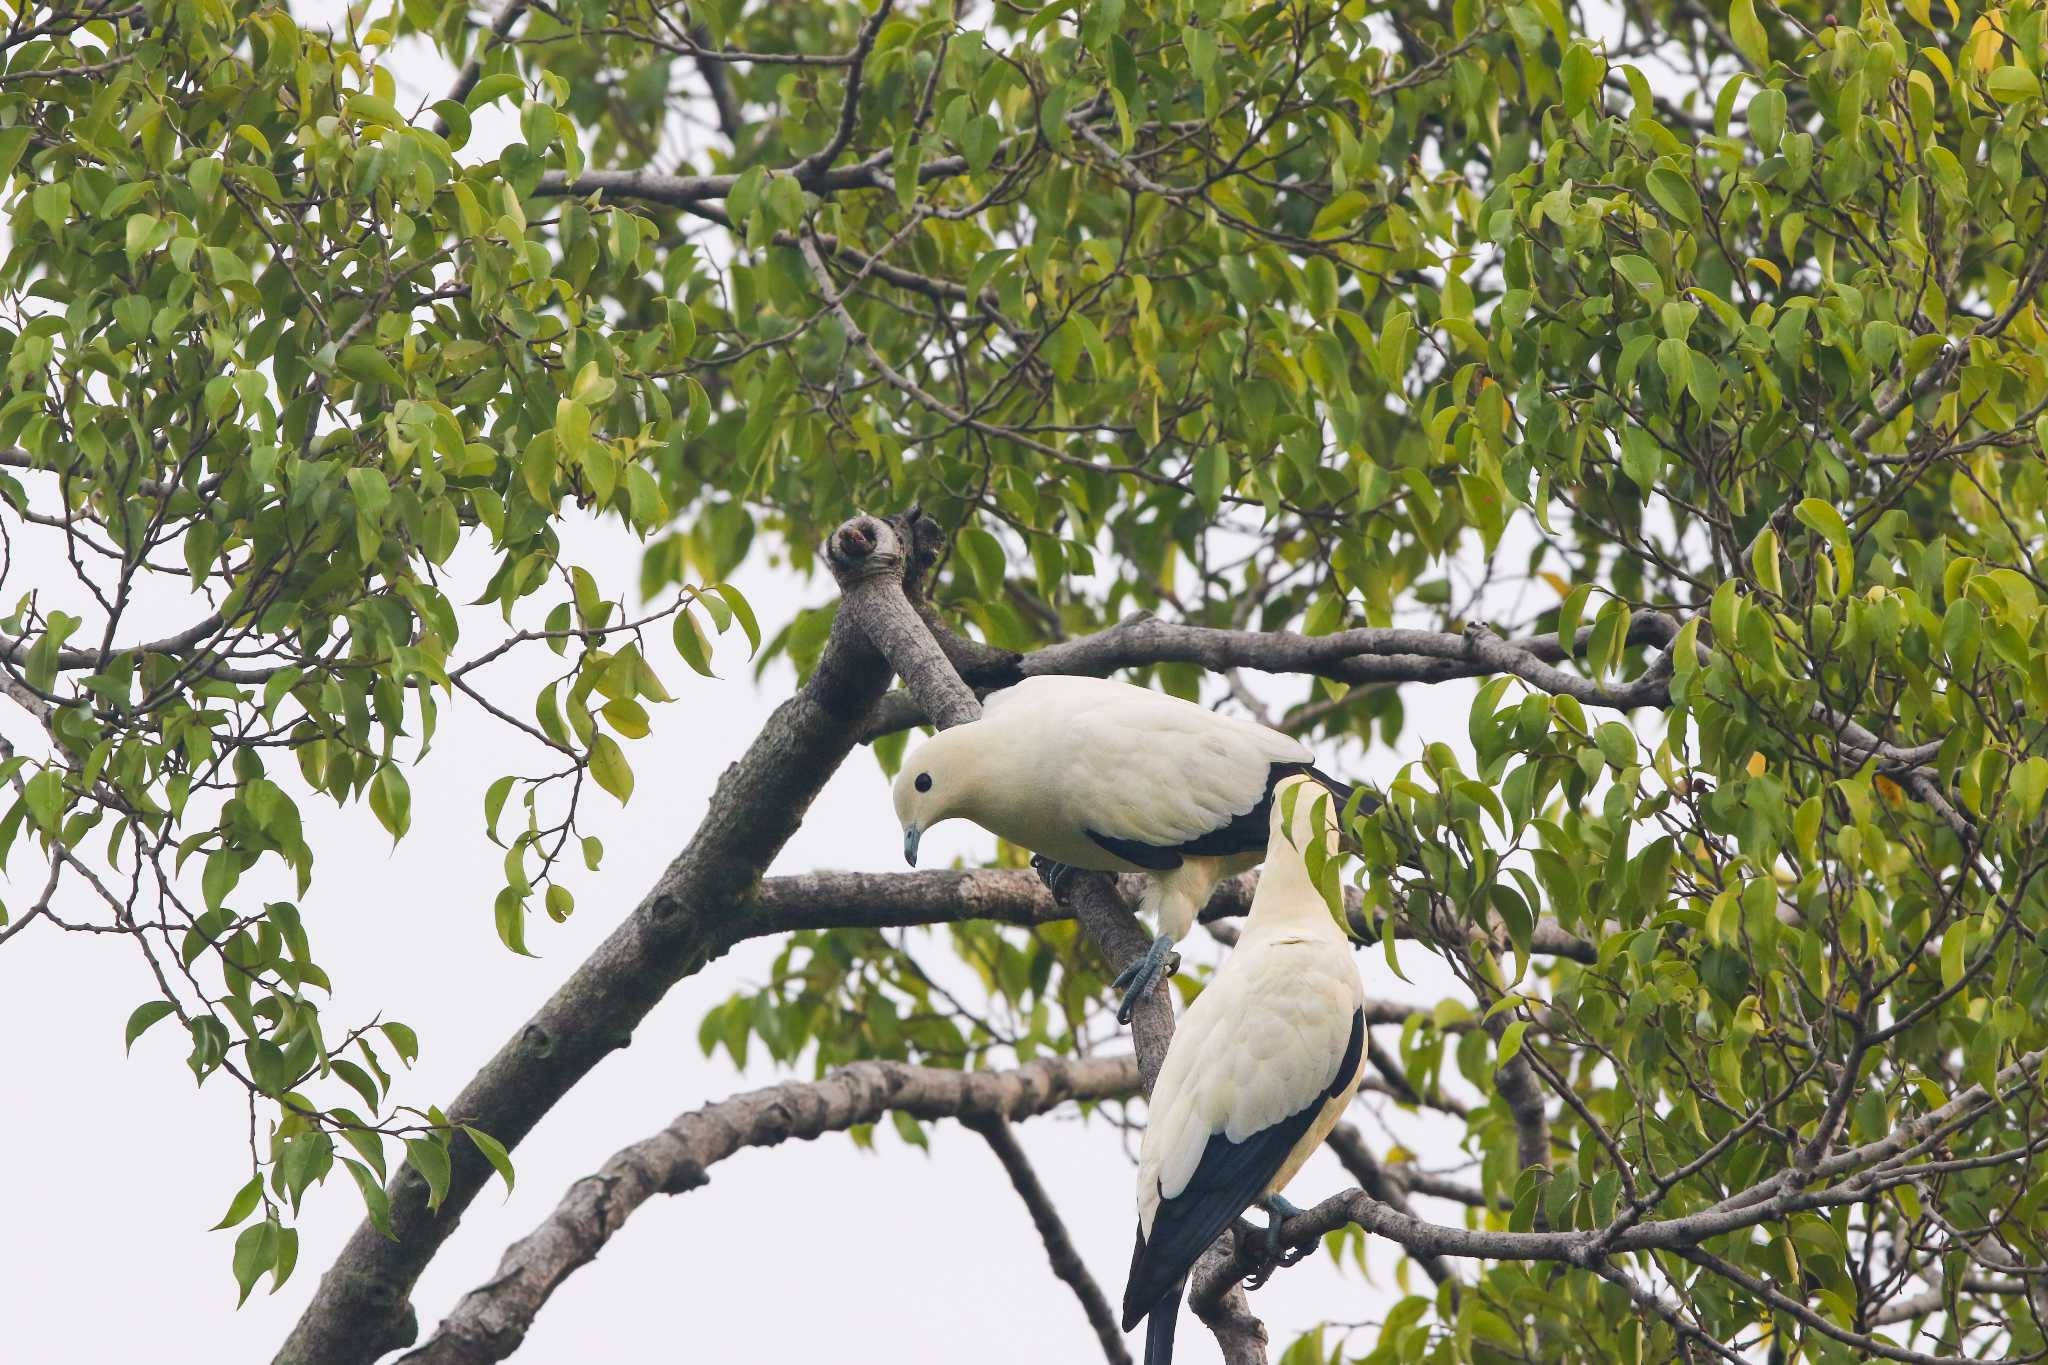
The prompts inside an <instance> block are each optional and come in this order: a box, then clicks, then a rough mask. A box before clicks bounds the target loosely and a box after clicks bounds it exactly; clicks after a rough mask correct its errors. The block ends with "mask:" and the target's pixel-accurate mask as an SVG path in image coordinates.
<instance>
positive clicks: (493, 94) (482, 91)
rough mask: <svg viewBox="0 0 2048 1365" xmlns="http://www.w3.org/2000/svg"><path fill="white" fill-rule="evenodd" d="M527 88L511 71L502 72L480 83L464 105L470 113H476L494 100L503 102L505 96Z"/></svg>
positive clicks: (464, 101)
mask: <svg viewBox="0 0 2048 1365" xmlns="http://www.w3.org/2000/svg"><path fill="white" fill-rule="evenodd" d="M525 88H526V87H525V82H523V81H521V80H520V79H519V77H518V76H517V75H515V74H513V73H512V72H510V71H500V72H497V73H496V74H494V75H490V76H486V77H484V78H483V79H482V80H480V81H478V82H477V83H476V86H475V88H474V89H472V90H471V91H470V92H469V97H468V98H467V99H465V100H463V104H464V105H466V106H467V107H468V108H469V110H470V112H472V113H474V112H475V111H476V110H478V109H481V108H483V107H484V106H485V105H486V104H489V103H491V102H492V101H493V100H501V99H503V98H505V96H507V95H510V94H512V93H514V92H515V91H519V90H523V89H525Z"/></svg>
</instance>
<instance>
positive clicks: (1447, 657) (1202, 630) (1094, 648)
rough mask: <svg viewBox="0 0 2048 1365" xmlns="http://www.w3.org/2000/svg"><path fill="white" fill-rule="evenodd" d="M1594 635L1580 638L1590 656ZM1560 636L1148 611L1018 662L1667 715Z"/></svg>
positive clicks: (915, 714)
mask: <svg viewBox="0 0 2048 1365" xmlns="http://www.w3.org/2000/svg"><path fill="white" fill-rule="evenodd" d="M1591 634H1592V633H1591V631H1590V630H1584V631H1581V632H1579V637H1578V640H1577V641H1576V644H1577V648H1578V649H1579V650H1583V649H1584V648H1585V647H1586V644H1587V642H1588V641H1589V640H1590V638H1591ZM1677 634H1678V623H1677V622H1676V621H1674V620H1672V619H1671V618H1670V617H1669V616H1666V615H1663V614H1662V613H1659V612H1641V613H1638V614H1637V615H1636V616H1634V617H1633V618H1631V620H1630V622H1629V632H1628V638H1629V640H1630V642H1631V643H1633V644H1639V645H1648V646H1650V647H1652V648H1662V647H1664V646H1668V645H1669V644H1670V643H1671V641H1672V640H1673V639H1674V638H1675V637H1676V636H1677ZM1565 657H1566V656H1565V651H1564V649H1563V648H1562V647H1561V646H1560V645H1559V644H1558V642H1557V640H1556V638H1555V637H1554V636H1537V637H1530V638H1525V639H1515V640H1505V639H1502V638H1501V637H1500V636H1497V635H1494V634H1492V633H1491V632H1490V631H1486V630H1483V629H1478V628H1467V629H1466V630H1464V631H1443V630H1412V629H1387V628H1381V627H1362V628H1360V629H1357V630H1340V631H1337V632H1335V633H1334V634H1330V635H1297V634H1295V633H1293V632H1291V631H1278V630H1276V631H1257V630H1223V629H1219V628H1216V627H1213V626H1190V625H1183V624H1180V623H1177V622H1172V621H1162V620H1160V619H1159V618H1157V617H1155V616H1152V615H1150V614H1149V613H1144V612H1140V613H1138V614H1136V615H1133V616H1128V617H1125V618H1124V619H1123V620H1122V621H1119V622H1118V623H1117V624H1116V625H1113V626H1111V627H1110V628H1109V629H1107V630H1103V631H1097V632H1096V633H1095V634H1093V635H1084V636H1080V637H1079V638H1077V639H1073V640H1066V641H1062V642H1061V643H1059V644H1053V645H1047V646H1046V647H1045V648H1043V649H1036V650H1033V651H1031V652H1030V653H1029V654H1026V655H1024V656H1023V658H1022V659H1020V660H1018V663H1017V672H1018V674H1019V675H1020V676H1022V677H1027V678H1032V677H1043V676H1048V675H1059V674H1082V675H1086V676H1089V677H1097V678H1102V677H1107V676H1109V675H1110V674H1111V673H1114V672H1116V671H1117V670H1119V669H1124V668H1141V667H1148V666H1150V665H1153V664H1162V663H1191V664H1197V665H1200V666H1201V667H1203V668H1205V669H1208V670H1209V671H1211V672H1215V673H1222V672H1225V671H1227V670H1229V669H1233V668H1249V669H1252V670H1254V671H1256V672H1260V673H1307V674H1310V675H1313V676H1315V677H1322V678H1329V679H1332V680H1333V681H1337V682H1348V683H1351V684H1353V685H1359V684H1365V683H1404V682H1420V683H1436V682H1449V681H1451V680H1453V679H1457V678H1477V677H1484V676H1487V675H1489V674H1497V673H1513V674H1515V675H1516V676H1517V677H1520V678H1522V679H1523V680H1524V681H1526V682H1528V683H1529V684H1530V685H1531V686H1533V687H1536V688H1537V689H1539V690H1541V691H1545V692H1551V693H1556V694H1565V695H1570V696H1574V697H1576V698H1578V700H1580V701H1581V702H1584V703H1586V704H1587V705H1592V706H1607V707H1622V708H1628V707H1636V706H1660V707H1661V706H1667V705H1669V704H1670V699H1671V698H1670V691H1669V686H1668V683H1667V682H1666V680H1665V679H1664V677H1663V676H1662V674H1661V671H1659V670H1656V669H1652V670H1651V671H1649V672H1647V673H1645V674H1644V676H1642V677H1640V678H1637V679H1634V680H1633V681H1630V682H1627V683H1621V684H1617V685H1611V686H1610V685H1608V684H1603V683H1598V682H1595V681H1593V680H1592V679H1589V678H1583V677H1580V676H1578V675H1577V674H1573V673H1566V672H1564V671H1563V670H1562V669H1559V668H1557V667H1556V666H1555V665H1556V664H1557V663H1560V662H1562V661H1563V660H1564V658H1565ZM926 723H927V722H926V720H925V717H924V713H923V711H922V710H920V709H919V708H918V706H917V704H916V702H915V699H914V698H913V697H912V696H911V695H910V694H909V693H907V692H891V693H890V694H889V695H888V697H887V698H885V699H884V700H883V703H882V705H881V707H880V708H879V709H878V711H877V714H876V717H875V726H874V728H873V729H871V730H870V731H869V732H868V734H867V735H865V736H863V738H864V739H866V740H874V739H878V738H880V737H881V736H882V735H885V734H891V733H893V732H894V731H896V730H901V729H907V728H909V727H911V726H913V725H923V724H926Z"/></svg>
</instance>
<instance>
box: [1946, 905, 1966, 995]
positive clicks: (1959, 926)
mask: <svg viewBox="0 0 2048 1365" xmlns="http://www.w3.org/2000/svg"><path fill="white" fill-rule="evenodd" d="M1969 947H1970V922H1969V921H1968V920H1963V919H1959V920H1957V921H1956V922H1955V923H1954V924H1951V925H1950V926H1949V927H1948V932H1946V933H1944V934H1943V935H1942V936H1941V988H1942V989H1943V990H1945V991H1952V990H1954V989H1955V988H1956V987H1957V985H1959V984H1960V983H1961V982H1962V979H1963V972H1964V971H1965V969H1966V966H1967V964H1966V961H1965V959H1966V958H1967V956H1968V952H1969Z"/></svg>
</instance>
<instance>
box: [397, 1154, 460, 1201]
mask: <svg viewBox="0 0 2048 1365" xmlns="http://www.w3.org/2000/svg"><path fill="white" fill-rule="evenodd" d="M405 1157H406V1160H407V1161H409V1162H411V1163H412V1168H413V1169H414V1170H416V1171H418V1172H419V1173H420V1175H421V1177H422V1178H423V1179H425V1180H426V1182H427V1207H428V1208H429V1209H438V1208H440V1207H441V1201H442V1200H443V1199H446V1198H447V1197H448V1176H449V1170H450V1163H449V1160H448V1149H447V1148H446V1147H445V1146H443V1145H442V1144H441V1143H440V1142H439V1141H437V1140H436V1139H434V1138H430V1137H425V1138H407V1139H406V1141H405Z"/></svg>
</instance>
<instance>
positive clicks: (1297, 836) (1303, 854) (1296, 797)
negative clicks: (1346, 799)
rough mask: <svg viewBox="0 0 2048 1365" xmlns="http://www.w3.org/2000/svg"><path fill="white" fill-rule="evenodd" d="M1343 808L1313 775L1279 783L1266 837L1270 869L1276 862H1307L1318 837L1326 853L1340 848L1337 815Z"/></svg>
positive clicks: (1330, 853)
mask: <svg viewBox="0 0 2048 1365" xmlns="http://www.w3.org/2000/svg"><path fill="white" fill-rule="evenodd" d="M1343 808H1344V807H1343V803H1341V802H1340V801H1338V800H1337V798H1336V797H1335V796H1333V795H1332V794H1331V793H1330V790H1329V788H1327V787H1325V786H1323V784H1322V783H1320V782H1318V781H1316V780H1315V779H1314V778H1312V777H1290V778H1287V779H1286V780H1284V781H1282V782H1281V783H1280V785H1279V786H1277V787H1275V788H1274V789H1273V817H1272V826H1271V829H1270V831H1269V833H1268V837H1267V841H1266V861H1267V865H1268V869H1269V872H1270V869H1271V866H1272V864H1273V863H1275V862H1287V863H1301V864H1305V863H1306V861H1307V857H1308V854H1307V850H1308V848H1309V846H1310V845H1311V844H1312V843H1313V842H1314V841H1315V840H1316V839H1318V838H1320V839H1321V840H1322V841H1323V852H1324V853H1325V854H1327V855H1332V856H1334V855H1335V854H1337V853H1338V852H1340V851H1341V850H1342V848H1343V840H1342V837H1341V836H1340V835H1339V833H1338V831H1337V816H1338V814H1339V813H1340V812H1341V811H1342V810H1343ZM1318 861H1320V860H1318Z"/></svg>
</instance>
